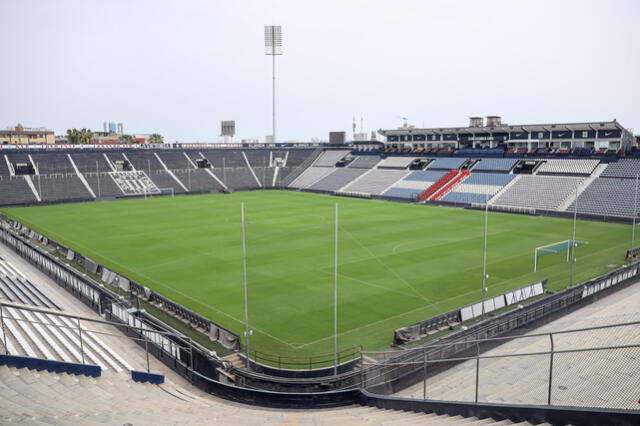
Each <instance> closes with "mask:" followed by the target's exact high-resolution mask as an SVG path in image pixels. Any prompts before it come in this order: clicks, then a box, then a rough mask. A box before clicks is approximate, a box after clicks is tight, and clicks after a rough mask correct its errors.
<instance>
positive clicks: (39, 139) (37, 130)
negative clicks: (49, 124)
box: [0, 124, 56, 145]
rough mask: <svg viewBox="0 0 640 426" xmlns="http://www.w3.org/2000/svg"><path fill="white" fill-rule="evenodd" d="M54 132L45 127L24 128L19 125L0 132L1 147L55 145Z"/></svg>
mask: <svg viewBox="0 0 640 426" xmlns="http://www.w3.org/2000/svg"><path fill="white" fill-rule="evenodd" d="M55 142H56V139H55V135H54V133H53V130H49V129H47V128H44V127H24V126H23V125H22V124H18V125H16V126H13V127H8V128H7V129H6V130H0V145H8V144H11V145H27V144H54V143H55Z"/></svg>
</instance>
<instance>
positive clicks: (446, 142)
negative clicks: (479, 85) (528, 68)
mask: <svg viewBox="0 0 640 426" xmlns="http://www.w3.org/2000/svg"><path fill="white" fill-rule="evenodd" d="M379 133H380V134H381V135H383V136H385V137H386V145H387V146H389V147H392V148H398V149H402V148H405V147H411V148H426V149H430V148H453V149H461V148H497V147H500V146H503V147H506V148H507V149H511V150H521V152H522V150H525V151H524V152H526V151H530V150H532V149H537V148H549V149H565V150H569V149H575V148H586V149H595V150H600V149H604V150H609V149H611V150H620V149H623V150H626V149H629V148H630V147H631V143H632V141H633V134H632V133H631V132H630V131H629V130H628V129H626V128H625V127H624V126H622V125H621V124H620V123H618V122H617V121H616V120H615V119H614V120H613V121H598V122H583V123H549V124H506V123H503V122H502V118H501V117H499V116H488V117H487V121H486V123H484V122H483V119H482V117H471V118H470V123H469V126H468V127H434V128H414V127H413V126H403V127H401V128H399V129H387V130H382V129H381V130H379Z"/></svg>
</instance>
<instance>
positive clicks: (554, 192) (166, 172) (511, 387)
mask: <svg viewBox="0 0 640 426" xmlns="http://www.w3.org/2000/svg"><path fill="white" fill-rule="evenodd" d="M490 119H491V120H493V121H491V122H490V123H487V126H482V127H479V126H477V125H475V126H470V127H469V128H460V129H458V128H456V129H405V128H401V129H398V130H385V131H381V133H382V134H384V135H385V136H386V141H385V142H384V143H380V142H375V141H359V142H358V143H354V144H352V145H340V146H329V145H323V144H308V145H303V146H290V145H286V144H264V145H250V144H245V145H237V146H229V147H215V148H212V147H210V146H206V145H204V144H203V145H197V146H194V145H191V146H190V145H186V144H185V145H181V144H167V145H165V146H151V147H149V146H124V147H123V146H113V147H111V148H104V147H101V146H69V145H65V146H58V145H51V146H47V147H46V148H44V147H35V146H29V147H25V146H2V147H1V148H2V149H0V206H2V210H0V214H1V216H0V219H1V222H2V228H1V229H0V242H1V243H2V244H0V322H1V323H2V327H1V328H0V330H1V334H0V352H1V353H2V355H0V360H1V361H2V362H1V366H0V386H1V387H2V392H0V408H2V410H0V422H1V423H7V424H12V423H25V424H96V423H108V424H160V423H169V424H179V423H188V424H200V423H202V424H204V423H207V424H209V423H211V422H220V423H229V422H234V423H241V424H253V423H256V424H258V423H260V424H272V423H304V424H307V423H309V424H325V423H337V424H342V423H358V424H445V425H446V424H462V423H465V424H505V425H506V424H513V423H515V424H575V425H577V424H594V423H595V424H637V421H638V415H639V413H640V412H639V411H638V410H639V406H638V400H639V399H640V394H639V393H638V391H639V388H638V386H637V383H638V380H640V367H639V366H638V364H637V362H636V361H637V351H638V349H639V348H640V341H638V339H639V338H640V332H639V330H640V327H639V324H640V322H639V321H640V317H638V312H637V309H636V308H635V307H636V306H637V305H638V303H640V301H639V300H638V297H639V296H640V293H639V291H638V288H637V285H636V283H637V282H638V281H639V278H638V275H639V274H640V265H639V264H638V263H637V261H638V255H639V254H640V253H639V251H638V249H637V248H636V245H635V239H634V238H635V229H634V226H635V221H636V219H637V217H638V209H637V204H638V203H637V201H638V200H637V192H638V170H640V166H639V164H640V155H638V153H637V152H636V151H635V150H634V149H633V148H632V147H631V146H630V145H629V138H628V136H629V134H630V133H629V132H628V131H627V130H626V129H625V128H624V127H622V126H621V125H620V124H619V123H617V122H615V121H613V122H602V123H583V124H564V125H559V124H554V125H532V126H528V125H518V126H510V125H509V126H508V125H506V124H502V123H500V118H499V117H490ZM472 123H476V124H477V123H478V121H477V119H476V120H475V121H473V120H472ZM559 132H564V133H562V134H560V133H559ZM585 132H586V133H585ZM525 133H526V137H525V136H524V134H525ZM585 134H586V136H585ZM545 135H546V136H545ZM556 136H558V137H556ZM560 136H561V138H560ZM589 138H592V140H586V139H589ZM600 139H602V141H601V140H600ZM329 196H333V197H329ZM362 198H365V199H367V200H363V199H362ZM368 199H373V200H375V201H372V200H368ZM96 201H100V203H96ZM241 203H243V206H244V207H243V209H244V208H246V212H247V215H248V220H247V223H246V229H245V222H244V216H242V217H241V216H240V204H241ZM334 204H335V205H336V206H335V208H336V211H335V215H334V213H333V210H332V209H333V206H334ZM338 207H339V209H340V210H339V211H340V224H339V225H338V216H337V215H338V210H337V209H338ZM242 214H244V210H243V213H242ZM363 218H364V219H363ZM487 220H488V222H487ZM79 221H81V222H82V223H83V225H79ZM483 221H484V225H483ZM334 225H335V228H334ZM630 225H631V226H630ZM240 226H242V231H243V234H242V235H243V237H242V238H243V240H242V243H243V246H242V247H245V246H244V244H245V240H244V238H246V249H247V251H248V254H245V255H244V256H242V255H240V251H239V250H240V245H239V242H240V234H239V232H240V229H241V228H240ZM572 226H573V235H570V233H571V228H572ZM576 227H577V235H576ZM89 228H90V230H88V229H89ZM329 230H331V234H332V233H333V232H334V230H335V238H336V239H335V240H334V239H333V237H332V238H327V233H328V232H329ZM418 230H420V232H418ZM245 231H246V232H247V235H246V237H245V236H244V232H245ZM421 233H424V234H423V235H421ZM483 233H484V267H485V269H486V270H488V272H482V274H483V277H484V278H481V279H480V280H478V276H479V275H478V273H479V272H478V271H479V269H478V267H479V263H480V265H482V264H483V263H482V262H483V260H482V253H483V251H482V244H483V243H482V241H483V237H482V235H483ZM559 235H561V236H562V238H561V237H559ZM569 237H571V239H568V238H569ZM338 238H340V252H338V251H337V250H336V251H335V252H333V251H332V249H331V248H332V247H333V244H334V243H335V244H338ZM629 238H631V245H629ZM487 241H488V244H489V251H487ZM571 242H573V244H571ZM544 247H554V249H553V250H551V249H549V250H547V249H544ZM336 249H337V246H336ZM534 249H535V250H536V251H535V266H536V271H535V272H533V273H532V272H531V270H532V269H533V268H532V266H533V261H534V257H533V256H534ZM487 252H488V253H489V261H488V262H487V257H486V256H487ZM327 253H331V255H332V256H333V255H334V254H335V256H336V257H335V259H334V260H332V259H333V258H329V257H327ZM543 255H544V257H540V256H543ZM539 257H540V258H539ZM239 262H242V264H244V268H245V275H244V285H245V287H244V290H243V289H242V281H243V278H242V273H241V270H242V269H241V268H242V266H241V263H239ZM320 264H322V266H321V267H319V265H320ZM468 265H472V266H468ZM334 268H335V270H334ZM334 274H335V275H334ZM493 274H495V276H494V275H493ZM333 279H335V282H334V285H335V286H336V287H335V288H336V289H338V282H340V283H341V284H340V289H341V290H340V292H339V293H338V292H336V293H335V297H336V298H335V299H334V300H333V301H331V298H330V297H329V293H327V292H326V291H325V290H322V288H323V287H324V286H326V284H327V282H332V280H333ZM478 281H481V282H482V291H479V290H476V289H477V288H480V287H479V286H480V283H479V282H478ZM476 283H477V285H476ZM247 288H248V289H249V290H248V292H247ZM336 291H337V290H336ZM243 296H244V297H245V303H249V304H245V305H244V307H243V305H242V297H243ZM251 297H253V298H251ZM247 298H248V299H247ZM249 307H250V308H251V317H249ZM334 308H335V309H336V310H335V311H334ZM314 310H315V312H314ZM345 311H346V312H348V314H345V313H344V312H345ZM333 312H335V315H336V316H335V317H333V319H332V320H330V319H329V318H332V315H333ZM243 315H247V316H246V317H244V319H243ZM249 318H250V319H249ZM249 321H251V323H250V322H249ZM332 321H335V322H334V324H335V326H336V329H335V331H338V330H339V331H340V332H339V333H335V332H328V331H327V323H328V322H332ZM338 324H340V326H339V327H340V328H339V329H338V328H337V327H338Z"/></svg>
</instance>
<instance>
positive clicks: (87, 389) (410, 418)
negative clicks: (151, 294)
mask: <svg viewBox="0 0 640 426" xmlns="http://www.w3.org/2000/svg"><path fill="white" fill-rule="evenodd" d="M0 424H28V425H45V424H46V425H52V424H53V425H96V424H114V425H115V424H117V425H124V424H131V425H160V424H162V425H167V424H172V425H173V424H189V425H210V424H252V425H269V424H305V425H312V424H313V425H323V424H327V425H328V424H332V425H333V424H365V425H409V424H424V425H461V424H465V425H490V424H493V425H509V424H513V423H512V422H510V421H499V422H496V421H494V420H493V419H482V420H481V419H478V418H475V417H470V418H464V417H462V416H447V415H437V414H433V413H429V414H426V413H415V412H405V411H398V410H385V409H379V408H375V407H367V406H357V405H353V406H348V407H344V408H337V409H326V410H305V411H301V410H272V409H264V408H257V407H251V406H243V405H240V404H236V403H230V402H227V401H224V400H220V399H218V398H215V397H212V396H208V395H205V394H201V393H200V392H199V391H198V390H196V389H193V390H189V389H185V388H184V387H182V386H179V385H176V384H174V383H171V382H167V383H165V384H162V385H152V384H147V383H135V382H133V381H131V380H130V379H128V380H124V379H123V378H122V376H118V375H113V374H108V373H107V374H104V375H103V376H101V377H98V378H95V379H94V378H89V377H85V376H73V375H68V374H55V373H49V372H36V371H33V370H27V369H15V368H10V367H6V366H2V367H0ZM518 424H519V425H528V424H529V423H518Z"/></svg>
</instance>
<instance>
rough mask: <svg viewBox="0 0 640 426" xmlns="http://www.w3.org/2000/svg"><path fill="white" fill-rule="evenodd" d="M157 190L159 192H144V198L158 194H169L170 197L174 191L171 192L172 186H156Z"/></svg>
mask: <svg viewBox="0 0 640 426" xmlns="http://www.w3.org/2000/svg"><path fill="white" fill-rule="evenodd" d="M158 191H160V192H153V193H152V192H145V194H144V198H145V199H146V198H153V197H154V196H160V195H169V196H171V197H173V196H174V192H173V188H158Z"/></svg>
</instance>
